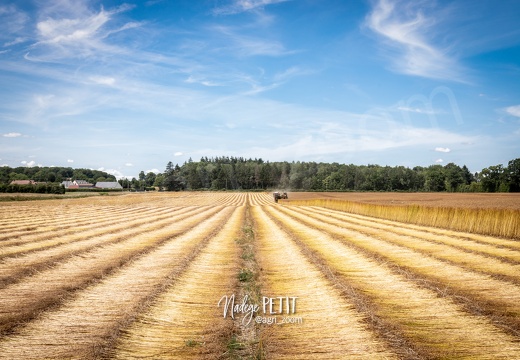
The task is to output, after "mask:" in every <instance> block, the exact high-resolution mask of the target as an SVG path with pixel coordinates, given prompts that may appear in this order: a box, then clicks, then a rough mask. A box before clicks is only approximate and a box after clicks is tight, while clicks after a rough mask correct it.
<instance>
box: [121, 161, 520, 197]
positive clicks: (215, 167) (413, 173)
mask: <svg viewBox="0 0 520 360" xmlns="http://www.w3.org/2000/svg"><path fill="white" fill-rule="evenodd" d="M122 185H123V186H124V187H125V188H128V187H134V188H139V187H140V188H144V187H151V186H156V187H162V188H164V189H165V190H170V191H179V190H266V189H279V190H286V191H429V192H435V191H449V192H518V191H520V158H518V159H515V160H511V161H509V163H508V166H507V167H505V166H503V165H494V166H489V167H487V168H484V169H482V171H480V172H476V173H474V174H472V173H471V172H470V171H469V169H468V168H467V167H466V166H465V165H464V166H462V167H460V166H458V165H456V164H454V163H449V164H447V165H445V166H442V165H431V166H428V167H421V166H416V167H414V168H413V169H410V168H407V167H404V166H394V167H391V166H380V165H353V164H349V165H346V164H339V163H316V162H300V161H297V162H294V161H293V162H287V161H284V162H269V161H264V160H262V159H244V158H241V157H225V156H224V157H216V158H207V157H203V158H201V159H200V161H199V162H194V161H192V160H191V159H190V160H189V161H187V162H185V163H184V164H183V165H182V166H179V165H173V163H172V162H171V161H170V162H169V163H168V164H167V166H166V169H165V171H164V173H162V174H153V173H147V174H145V173H144V172H143V171H141V173H140V174H139V178H138V179H133V180H132V181H131V182H130V181H129V180H123V181H122Z"/></svg>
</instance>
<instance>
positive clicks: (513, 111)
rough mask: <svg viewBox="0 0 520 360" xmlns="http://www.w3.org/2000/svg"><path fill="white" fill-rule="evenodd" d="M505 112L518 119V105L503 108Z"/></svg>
mask: <svg viewBox="0 0 520 360" xmlns="http://www.w3.org/2000/svg"><path fill="white" fill-rule="evenodd" d="M505 111H506V112H507V113H508V114H509V115H513V116H516V117H520V105H516V106H509V107H507V108H505Z"/></svg>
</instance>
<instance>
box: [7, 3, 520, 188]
mask: <svg viewBox="0 0 520 360" xmlns="http://www.w3.org/2000/svg"><path fill="white" fill-rule="evenodd" d="M519 22H520V2H518V1H516V0H502V1H495V0H480V1H473V0H459V1H420V0H417V1H399V0H367V1H356V0H349V1H347V0H197V1H193V0H148V1H137V0H128V1H119V0H102V1H97V0H90V1H87V0H1V1H0V166H3V165H6V166H11V167H18V166H67V167H73V168H90V169H99V170H103V171H107V172H109V173H111V174H113V175H116V176H117V177H118V178H120V177H137V175H138V174H139V172H140V171H145V172H149V171H153V172H155V173H157V172H163V171H164V169H165V167H166V164H167V163H168V161H172V162H173V163H174V164H179V165H182V164H183V163H184V162H186V161H188V160H189V159H190V158H191V159H192V160H193V161H199V160H200V158H201V157H203V156H207V157H216V156H234V157H244V158H262V159H263V160H266V161H272V162H274V161H289V162H291V161H316V162H329V163H332V162H338V163H344V164H351V163H352V164H356V165H367V164H379V165H389V166H398V165H403V166H407V167H410V168H412V167H414V166H430V165H434V164H441V165H446V164H448V163H450V162H454V163H456V164H457V165H459V166H462V165H466V166H468V168H469V169H470V171H472V172H476V171H480V170H482V169H483V168H485V167H488V166H491V165H497V164H504V165H507V162H508V161H509V160H512V159H515V158H518V157H520V27H519V26H518V23H519Z"/></svg>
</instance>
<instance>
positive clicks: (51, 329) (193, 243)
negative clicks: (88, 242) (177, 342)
mask: <svg viewBox="0 0 520 360" xmlns="http://www.w3.org/2000/svg"><path fill="white" fill-rule="evenodd" d="M219 209H220V210H221V211H219V212H217V213H216V214H213V215H209V214H207V215H209V216H206V218H205V219H199V220H198V224H191V226H189V225H182V227H185V226H189V231H188V232H185V233H183V234H181V235H179V236H176V237H169V238H168V239H167V241H166V242H164V243H163V244H161V245H160V246H157V247H155V248H154V249H153V250H152V251H150V252H148V253H146V254H144V255H142V256H141V257H139V258H137V259H134V260H133V261H131V262H130V263H128V264H127V265H126V266H123V267H121V268H120V269H118V270H117V271H115V272H113V273H111V274H110V275H108V276H106V277H104V278H103V279H102V280H101V281H99V282H98V283H96V284H94V285H93V286H90V287H87V288H85V289H82V290H81V291H78V292H77V294H76V296H74V297H73V298H70V299H69V300H68V301H66V302H64V303H63V304H62V306H61V307H60V308H59V309H56V310H55V311H52V312H46V313H44V314H40V316H39V317H38V318H37V319H34V320H33V321H31V322H30V323H28V324H27V325H26V326H25V327H23V328H22V329H19V330H18V331H17V332H16V333H15V334H12V335H9V336H6V337H5V338H4V339H3V340H1V341H0V354H1V355H0V356H2V357H4V358H6V359H7V358H8V359H22V358H23V359H71V358H77V359H98V358H102V357H105V356H106V355H105V353H106V351H107V349H110V348H111V347H112V344H113V341H114V340H115V339H116V338H117V336H118V335H119V331H120V329H121V328H122V327H124V326H125V324H128V323H130V322H131V321H132V319H135V317H136V316H137V314H139V313H141V312H142V311H144V309H145V308H146V306H147V304H150V303H151V302H153V299H154V298H155V297H156V296H157V294H159V293H160V292H162V291H163V290H164V289H165V288H167V287H168V286H169V285H170V284H172V283H173V282H174V281H176V279H177V278H178V277H179V276H180V275H181V274H182V273H183V272H184V271H185V269H186V268H187V267H188V266H189V264H190V263H191V262H192V261H193V259H194V258H196V256H197V255H198V254H200V251H201V250H202V249H203V248H204V247H205V246H206V245H207V244H208V242H209V241H210V240H211V239H212V238H213V237H214V236H215V234H216V233H218V232H220V231H221V229H222V227H223V226H224V224H226V222H227V221H228V220H229V217H230V215H231V214H232V213H233V209H232V208H224V209H222V208H219V207H216V210H219ZM199 320H200V321H201V322H204V319H199Z"/></svg>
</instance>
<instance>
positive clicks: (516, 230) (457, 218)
mask: <svg viewBox="0 0 520 360" xmlns="http://www.w3.org/2000/svg"><path fill="white" fill-rule="evenodd" d="M286 203H290V204H294V205H300V206H303V205H305V206H321V207H326V208H330V209H334V210H341V211H346V212H351V213H355V214H360V215H366V216H374V217H378V218H383V219H389V220H394V221H400V222H404V223H412V224H416V225H423V226H433V227H439V228H444V229H451V230H456V231H465V232H470V233H478V234H483V235H491V236H500V237H507V238H512V239H520V210H517V209H498V208H497V209H494V208H491V209H485V208H471V207H467V208H452V207H440V206H438V207H427V206H420V205H380V204H365V203H356V202H352V201H346V200H333V199H326V200H324V199H318V200H288V201H286Z"/></svg>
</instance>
